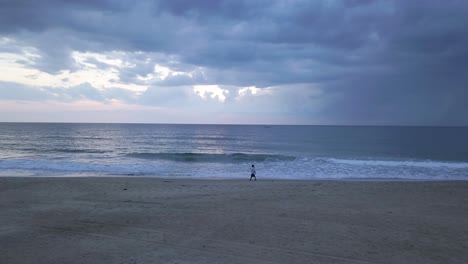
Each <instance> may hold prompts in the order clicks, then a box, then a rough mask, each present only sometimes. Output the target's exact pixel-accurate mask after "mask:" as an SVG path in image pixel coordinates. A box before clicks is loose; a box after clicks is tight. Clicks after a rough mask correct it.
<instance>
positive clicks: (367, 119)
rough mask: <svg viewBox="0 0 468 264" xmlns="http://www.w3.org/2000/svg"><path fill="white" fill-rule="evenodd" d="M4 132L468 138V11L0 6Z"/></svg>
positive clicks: (230, 2) (71, 2) (462, 4)
mask: <svg viewBox="0 0 468 264" xmlns="http://www.w3.org/2000/svg"><path fill="white" fill-rule="evenodd" d="M0 121H35V122H47V121H52V122H137V123H142V122H143V123H241V124H255V123H260V124H325V125H326V124H346V125H352V124H358V125H459V126H467V125H468V1H466V0H445V1H442V0H438V1H436V0H411V1H409V0H393V1H391V0H387V1H383V0H382V1H380V0H342V1H339V0H323V1H318V0H317V1H310V0H243V1H242V0H224V1H222V0H221V1H215V0H167V1H163V0H160V1H148V0H140V1H126V0H80V1H78V0H49V1H35V0H0Z"/></svg>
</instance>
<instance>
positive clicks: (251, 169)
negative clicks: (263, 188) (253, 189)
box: [249, 164, 257, 181]
mask: <svg viewBox="0 0 468 264" xmlns="http://www.w3.org/2000/svg"><path fill="white" fill-rule="evenodd" d="M256 174H257V172H256V171H255V165H253V164H252V167H251V168H250V180H249V181H251V180H252V178H255V180H257V177H256V176H255V175H256Z"/></svg>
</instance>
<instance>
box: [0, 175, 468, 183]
mask: <svg viewBox="0 0 468 264" xmlns="http://www.w3.org/2000/svg"><path fill="white" fill-rule="evenodd" d="M0 178H96V179H99V178H129V179H170V180H194V181H198V180H202V181H210V180H214V181H245V180H247V181H248V179H249V176H246V177H244V178H239V177H235V178H234V177H211V178H210V177H190V176H187V177H185V176H157V175H152V176H149V175H116V174H113V175H99V176H93V175H91V174H89V175H87V174H61V175H56V176H48V175H45V176H38V175H18V176H16V175H0ZM257 180H258V181H299V182H300V181H304V182H308V181H312V182H313V181H359V182H361V181H362V182H468V178H466V179H411V178H313V179H299V178H297V179H294V178H269V177H259V178H258V179H257Z"/></svg>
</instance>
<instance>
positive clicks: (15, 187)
mask: <svg viewBox="0 0 468 264" xmlns="http://www.w3.org/2000/svg"><path fill="white" fill-rule="evenodd" d="M0 250H1V254H0V263H468V182H467V181H452V182H411V181H407V182H399V181H393V182H383V181H271V180H258V181H257V182H249V181H248V180H245V181H240V180H172V179H154V178H16V177H15V178H13V177H0Z"/></svg>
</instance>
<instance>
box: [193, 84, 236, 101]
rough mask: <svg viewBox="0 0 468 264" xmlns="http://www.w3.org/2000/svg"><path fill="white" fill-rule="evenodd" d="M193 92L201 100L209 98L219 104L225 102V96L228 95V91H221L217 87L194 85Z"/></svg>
mask: <svg viewBox="0 0 468 264" xmlns="http://www.w3.org/2000/svg"><path fill="white" fill-rule="evenodd" d="M193 92H194V93H195V94H197V95H199V96H200V97H201V98H203V99H206V98H207V96H209V97H210V98H212V99H217V100H218V101H219V102H221V103H223V102H224V101H225V100H226V95H228V94H229V90H224V89H221V88H220V87H219V86H218V85H194V86H193ZM208 94H211V95H208Z"/></svg>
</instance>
